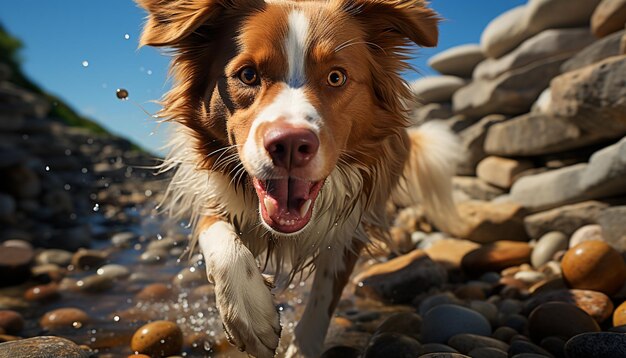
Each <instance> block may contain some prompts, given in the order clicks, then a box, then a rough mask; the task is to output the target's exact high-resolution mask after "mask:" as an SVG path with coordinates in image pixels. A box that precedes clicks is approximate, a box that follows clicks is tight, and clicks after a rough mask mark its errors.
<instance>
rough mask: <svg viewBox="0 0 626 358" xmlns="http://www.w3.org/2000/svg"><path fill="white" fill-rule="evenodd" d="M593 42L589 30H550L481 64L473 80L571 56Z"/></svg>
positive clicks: (494, 76)
mask: <svg viewBox="0 0 626 358" xmlns="http://www.w3.org/2000/svg"><path fill="white" fill-rule="evenodd" d="M594 40H595V38H594V37H593V35H592V34H591V32H589V29H588V28H574V29H548V30H545V31H542V32H540V33H539V34H537V35H535V36H533V37H531V38H530V39H528V40H526V41H524V42H523V43H522V44H521V45H520V46H518V47H517V48H515V49H514V50H513V51H511V52H509V53H508V54H506V55H504V56H502V57H500V58H498V59H487V60H486V61H483V62H481V63H480V64H479V65H478V66H477V67H476V70H475V71H474V78H478V79H493V78H496V77H498V76H499V75H501V74H503V73H505V72H506V71H510V70H514V69H517V68H520V67H523V66H527V65H529V64H531V63H533V62H535V61H542V60H544V59H546V58H552V57H557V56H571V55H573V54H575V53H576V52H578V51H579V50H581V49H583V48H584V47H585V46H587V45H590V44H591V43H593V42H594Z"/></svg>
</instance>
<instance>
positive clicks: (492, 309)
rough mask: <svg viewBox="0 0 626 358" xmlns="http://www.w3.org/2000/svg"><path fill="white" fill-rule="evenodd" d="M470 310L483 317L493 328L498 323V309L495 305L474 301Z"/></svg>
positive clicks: (470, 305)
mask: <svg viewBox="0 0 626 358" xmlns="http://www.w3.org/2000/svg"><path fill="white" fill-rule="evenodd" d="M469 308H471V309H472V310H474V311H476V312H478V313H480V314H481V315H483V317H485V318H486V319H487V321H489V324H491V325H492V326H494V324H495V323H496V319H497V317H498V308H497V307H496V305H495V304H493V303H491V302H487V301H479V300H473V301H471V302H470V304H469Z"/></svg>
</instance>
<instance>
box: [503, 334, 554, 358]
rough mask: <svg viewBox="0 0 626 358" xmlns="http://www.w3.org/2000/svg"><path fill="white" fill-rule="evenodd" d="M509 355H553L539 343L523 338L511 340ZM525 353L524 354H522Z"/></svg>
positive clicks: (529, 356) (531, 356)
mask: <svg viewBox="0 0 626 358" xmlns="http://www.w3.org/2000/svg"><path fill="white" fill-rule="evenodd" d="M508 354H509V357H520V358H521V357H527V358H534V357H539V358H540V357H552V355H551V354H550V352H548V351H546V350H545V349H543V348H541V347H539V346H538V345H536V344H534V343H532V342H527V341H525V340H522V339H518V340H514V341H512V342H511V346H510V347H509V351H508ZM522 355H524V356H522Z"/></svg>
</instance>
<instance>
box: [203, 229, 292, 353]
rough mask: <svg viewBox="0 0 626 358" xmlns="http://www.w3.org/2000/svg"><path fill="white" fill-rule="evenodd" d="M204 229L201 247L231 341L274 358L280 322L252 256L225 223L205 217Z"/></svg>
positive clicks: (243, 347) (250, 350)
mask: <svg viewBox="0 0 626 358" xmlns="http://www.w3.org/2000/svg"><path fill="white" fill-rule="evenodd" d="M201 228H202V231H201V232H200V240H199V241H200V248H201V250H202V253H203V254H204V259H205V261H206V268H207V274H208V277H209V280H210V281H212V282H214V283H215V301H216V304H217V308H218V310H219V312H220V316H221V317H222V322H223V324H224V329H225V331H226V335H227V336H228V339H229V341H230V342H231V343H233V344H234V345H236V346H237V347H238V348H239V349H241V350H245V351H246V352H247V353H248V354H250V355H253V356H255V357H257V358H266V357H273V356H274V354H275V352H276V348H277V347H278V341H279V338H280V331H281V327H280V319H279V315H278V312H277V310H276V307H275V306H274V303H273V302H272V295H271V293H270V291H269V289H268V286H267V285H266V283H265V281H264V279H263V277H262V276H261V272H260V270H259V268H258V267H257V264H256V261H255V259H254V257H253V256H252V253H251V252H250V250H248V248H247V247H246V246H245V245H244V244H243V242H242V241H241V239H240V238H239V237H238V236H237V234H236V231H235V229H234V227H233V226H232V225H231V224H230V223H228V222H226V221H223V220H220V219H217V218H205V219H204V220H203V222H202V223H201Z"/></svg>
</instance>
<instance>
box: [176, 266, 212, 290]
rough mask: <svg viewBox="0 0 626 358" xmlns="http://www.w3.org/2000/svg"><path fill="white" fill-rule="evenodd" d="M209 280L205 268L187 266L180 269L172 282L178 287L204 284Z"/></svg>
mask: <svg viewBox="0 0 626 358" xmlns="http://www.w3.org/2000/svg"><path fill="white" fill-rule="evenodd" d="M206 282H207V277H206V272H205V271H204V269H201V268H197V267H187V268H184V269H182V270H181V271H179V272H178V273H177V274H176V276H174V279H173V280H172V283H173V284H174V286H176V287H183V288H188V287H195V286H200V285H203V284H205V283H206Z"/></svg>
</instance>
